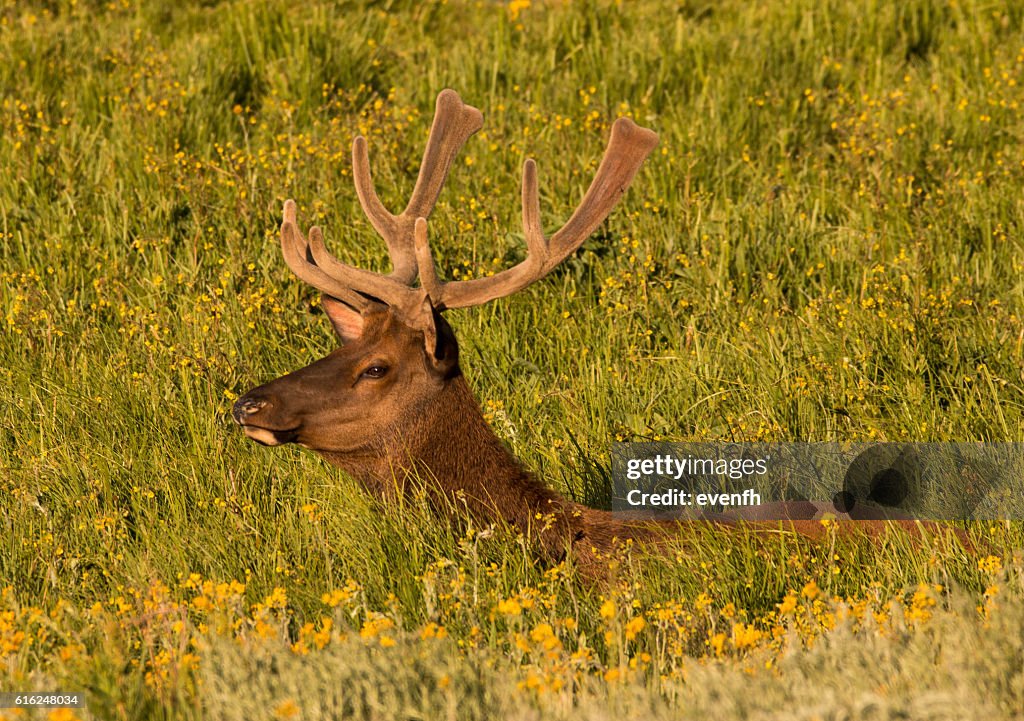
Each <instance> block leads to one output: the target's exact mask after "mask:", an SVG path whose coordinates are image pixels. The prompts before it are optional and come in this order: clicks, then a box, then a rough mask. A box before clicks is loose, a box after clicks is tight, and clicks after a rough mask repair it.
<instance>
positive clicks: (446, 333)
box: [426, 311, 459, 378]
mask: <svg viewBox="0 0 1024 721" xmlns="http://www.w3.org/2000/svg"><path fill="white" fill-rule="evenodd" d="M433 314H434V333H433V338H430V337H429V336H428V337H427V339H426V340H427V355H428V356H429V357H430V361H431V364H432V365H433V366H434V368H435V369H437V370H438V371H439V372H440V373H441V375H442V376H444V377H445V378H448V377H450V376H452V375H456V374H458V373H459V344H458V342H457V341H456V340H455V333H454V332H453V331H452V327H451V326H450V325H448V321H446V320H445V319H444V316H443V315H441V314H440V313H438V312H437V311H433Z"/></svg>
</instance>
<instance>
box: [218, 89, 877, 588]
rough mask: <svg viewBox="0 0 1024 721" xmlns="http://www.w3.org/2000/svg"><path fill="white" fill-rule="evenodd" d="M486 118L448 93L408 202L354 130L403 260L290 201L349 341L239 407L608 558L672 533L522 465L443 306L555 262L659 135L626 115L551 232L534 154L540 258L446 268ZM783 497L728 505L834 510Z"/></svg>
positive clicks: (499, 293)
mask: <svg viewBox="0 0 1024 721" xmlns="http://www.w3.org/2000/svg"><path fill="white" fill-rule="evenodd" d="M482 122H483V119H482V115H481V113H480V111H479V110H477V109H476V108H473V107H470V106H468V105H465V104H463V102H462V100H461V99H460V98H459V96H458V94H457V93H455V92H454V91H452V90H445V91H443V92H442V93H441V94H440V95H438V97H437V108H436V113H435V116H434V121H433V125H432V127H431V131H430V137H429V140H428V142H427V147H426V151H425V152H424V155H423V162H422V165H421V167H420V171H419V176H418V178H417V180H416V185H415V187H414V189H413V192H412V198H411V199H410V200H409V203H408V205H407V206H406V208H405V210H404V211H403V212H402V213H401V214H399V215H394V214H392V213H390V212H388V211H387V210H386V209H385V208H384V206H383V205H382V203H381V201H380V200H379V199H378V197H377V193H376V192H375V190H374V185H373V181H372V179H371V176H370V169H369V160H368V155H367V146H366V140H365V139H363V138H362V137H358V138H356V139H355V142H354V144H353V164H354V179H355V186H356V192H357V194H358V196H359V202H360V204H361V205H362V208H363V210H364V211H365V212H366V215H367V216H368V217H369V219H370V222H371V224H372V225H373V227H374V228H375V229H376V230H377V232H378V233H379V234H380V235H381V236H382V237H383V238H384V240H385V242H386V243H387V246H388V251H389V253H390V256H391V261H392V264H393V266H394V269H393V271H392V272H391V274H390V275H386V276H385V275H379V274H376V273H372V272H369V271H366V270H362V269H359V268H354V267H351V266H349V265H346V264H344V263H341V262H339V261H338V260H337V259H335V258H334V257H333V256H332V255H331V254H330V253H329V252H328V251H327V249H326V248H325V247H324V240H323V235H322V234H321V232H320V229H319V228H317V227H313V228H311V229H310V231H309V236H308V238H303V236H302V235H301V234H300V233H299V230H298V227H297V225H296V207H295V203H294V202H293V201H291V200H288V201H287V202H286V203H285V205H284V223H283V224H282V226H281V248H282V250H283V252H284V258H285V261H286V262H287V263H288V266H289V267H290V268H291V269H292V271H294V272H295V274H296V275H297V276H298V277H299V278H301V279H302V280H304V281H305V282H307V283H309V284H310V285H312V286H313V287H315V288H317V289H318V290H319V291H321V293H322V294H323V306H324V309H325V311H326V313H327V316H328V317H329V318H330V320H331V323H332V325H333V326H334V330H335V332H336V333H337V335H338V337H339V339H340V340H341V343H342V345H341V347H340V348H338V349H337V350H335V351H334V352H332V353H331V354H329V355H328V356H327V357H325V358H323V359H321V360H319V361H317V362H315V363H313V364H312V365H309V366H307V367H305V368H302V369H300V370H297V371H295V372H294V373H290V374H289V375H286V376H284V377H282V378H278V379H277V380H274V381H271V382H270V383H267V384H265V385H262V386H260V387H258V388H256V389H254V390H251V391H249V392H248V393H246V394H245V395H244V396H242V397H241V398H239V399H238V401H237V402H236V403H235V406H234V409H233V416H234V419H235V420H236V421H237V423H238V424H239V425H240V426H241V427H242V429H243V430H244V431H245V433H246V435H248V436H249V437H250V438H252V439H254V440H256V441H257V442H259V443H262V444H264V445H268V446H276V445H280V444H284V443H298V444H299V445H301V446H304V447H306V448H309V449H312V450H314V451H316V452H317V453H319V454H320V455H321V456H323V457H324V458H325V459H326V460H327V461H329V462H330V463H333V464H334V465H337V466H339V467H341V468H342V469H344V470H345V471H347V472H348V473H350V474H351V475H353V476H354V477H355V478H357V479H358V480H359V481H361V482H362V483H363V484H364V485H365V486H366V487H367V488H369V489H370V490H371V491H372V492H374V493H375V494H377V495H378V496H382V497H387V496H389V495H391V494H394V493H403V492H405V490H406V489H408V488H409V487H410V485H411V484H410V481H411V480H413V479H429V481H430V482H429V483H428V484H427V485H428V487H429V488H430V489H432V492H433V493H435V494H440V495H441V496H443V497H446V498H447V499H448V500H450V501H457V502H458V503H463V504H465V505H466V507H467V509H468V511H469V513H470V514H471V516H472V517H473V518H475V519H478V520H479V521H481V522H484V523H488V522H491V521H496V520H501V521H504V522H507V523H510V524H512V525H513V526H515V527H516V528H518V529H519V530H520V531H522V532H523V533H524V534H526V535H527V536H528V537H529V538H531V540H532V541H534V542H535V544H536V546H537V547H538V548H539V550H540V552H541V553H542V555H543V556H545V557H546V558H548V559H550V560H554V561H557V560H560V559H562V558H563V557H564V556H565V555H566V553H567V551H568V552H569V553H571V554H572V556H573V557H574V561H575V562H576V564H577V565H578V566H580V567H581V569H583V570H584V571H587V570H589V571H592V572H594V571H597V568H598V565H599V560H598V559H599V558H600V556H601V555H603V554H604V553H606V552H608V551H610V550H611V549H613V548H614V546H615V545H616V543H617V542H618V541H619V540H621V539H626V538H638V539H641V540H643V539H649V540H655V539H657V538H664V537H665V535H666V533H665V532H666V528H667V527H666V525H665V524H654V523H642V522H638V521H623V520H621V519H617V518H613V517H612V515H611V514H610V513H609V512H607V511H599V510H594V509H590V508H587V507H584V506H581V505H579V504H576V503H573V502H571V501H569V500H568V499H566V498H564V497H562V496H561V495H559V494H558V493H556V492H555V491H553V490H552V489H551V488H549V487H548V486H547V485H545V484H544V483H543V482H541V481H540V480H538V479H537V478H536V477H535V476H533V475H532V474H531V473H530V472H529V471H527V470H526V469H524V468H523V466H522V464H521V463H520V462H519V460H518V459H516V458H515V457H514V456H513V455H512V454H511V453H510V452H509V451H508V450H507V449H506V447H505V445H504V444H503V443H502V442H501V440H499V439H498V437H497V436H495V434H494V432H493V431H492V430H491V428H490V427H489V426H488V424H487V422H486V421H485V420H484V416H483V414H482V412H481V410H480V407H479V405H478V404H477V401H476V400H475V399H474V397H473V394H472V392H471V391H470V389H469V386H468V384H467V383H466V380H465V378H464V377H463V375H462V371H461V369H460V367H459V348H458V344H457V343H456V340H455V336H454V334H453V333H452V329H451V327H450V326H449V325H448V323H447V322H446V321H445V319H444V317H443V316H442V313H443V312H444V311H446V310H449V309H452V308H469V307H472V306H476V305H480V304H482V303H486V302H488V301H490V300H494V299H497V298H502V297H505V296H508V295H511V294H513V293H515V292H517V291H519V290H521V289H523V288H525V287H526V286H528V285H529V284H531V283H533V282H534V281H537V280H540V279H541V278H543V277H544V276H545V275H547V274H548V273H550V272H551V270H552V269H554V268H555V267H556V266H557V265H558V264H559V263H561V262H562V261H563V260H565V259H566V258H567V257H568V256H569V255H571V254H572V253H573V252H574V251H575V250H576V249H577V248H579V247H580V245H581V244H582V243H583V241H584V240H585V239H586V238H587V236H589V235H590V234H591V233H592V232H593V231H594V230H595V229H596V228H597V227H598V226H599V225H600V224H601V223H602V222H603V221H604V219H605V218H606V217H607V216H608V214H609V212H611V209H612V208H613V207H614V206H615V204H616V203H617V202H618V200H619V198H620V197H622V194H623V193H624V192H625V190H626V188H627V187H628V186H629V184H630V182H631V181H632V180H633V177H634V175H635V174H636V172H637V170H638V169H639V167H640V165H641V164H642V163H643V161H644V159H645V158H646V157H647V156H648V154H649V153H650V152H651V151H652V150H653V149H654V147H655V146H656V145H657V144H658V136H657V135H656V134H655V133H654V132H652V131H651V130H648V129H646V128H642V127H639V126H638V125H636V124H635V123H634V122H633V121H632V120H629V119H628V118H619V119H618V120H617V121H616V122H615V123H614V125H613V126H612V130H611V139H610V140H609V141H608V147H607V149H606V150H605V154H604V158H603V159H602V160H601V164H600V166H599V167H598V169H597V175H596V176H595V177H594V180H593V182H592V183H591V185H590V188H589V189H588V190H587V192H586V195H585V196H584V197H583V200H582V202H581V203H580V205H579V207H578V208H577V209H576V211H575V212H574V213H573V214H572V217H570V218H569V220H568V222H567V223H566V224H565V225H564V226H563V227H562V228H561V229H560V230H558V231H557V232H556V233H554V234H553V235H552V236H550V237H548V236H546V235H544V232H543V230H542V228H541V224H540V208H539V202H538V197H537V168H536V165H535V164H534V162H533V160H527V161H526V164H525V166H524V167H523V187H522V205H523V229H524V233H525V238H526V243H527V246H528V251H529V252H528V255H527V257H526V259H525V260H524V261H523V262H521V263H520V264H518V265H517V266H515V267H513V268H509V269H507V270H504V271H502V272H500V273H497V274H496V275H493V276H489V277H484V278H477V279H473V280H466V281H459V282H443V281H441V280H440V279H439V278H438V276H437V271H436V268H435V265H434V258H433V255H432V253H431V250H430V246H429V245H428V242H427V220H426V219H427V217H429V215H430V213H431V211H432V210H433V208H434V204H435V203H436V202H437V198H438V195H439V194H440V192H441V188H442V186H443V185H444V182H445V179H446V178H447V175H448V171H449V169H450V168H451V164H452V161H453V159H454V158H455V156H456V154H457V153H458V152H459V150H460V148H461V147H462V145H463V144H464V143H465V142H466V140H468V138H469V137H470V136H471V135H472V134H473V133H475V132H476V131H477V130H479V129H480V127H481V125H482ZM417 278H419V285H416V284H415V282H416V279H417ZM779 511H780V508H779V507H778V506H774V507H772V508H771V509H766V508H762V509H758V508H756V507H755V508H753V509H747V511H746V512H745V513H744V514H741V515H740V516H735V515H734V516H730V517H719V518H718V521H719V522H721V523H723V525H724V523H725V522H726V521H734V520H746V521H748V522H749V523H750V525H751V526H752V527H753V528H755V529H765V530H771V531H773V532H778V531H779V530H780V525H781V528H782V529H784V530H789V531H792V532H795V533H798V534H802V535H806V536H816V535H820V534H821V533H822V532H823V528H822V524H820V523H818V522H817V521H815V520H813V519H814V517H815V514H817V513H818V512H819V511H820V508H819V507H818V506H816V505H815V504H810V503H799V504H791V505H790V506H788V507H786V508H783V509H782V511H783V513H782V517H784V518H788V519H790V520H787V521H785V522H782V523H781V524H780V522H778V521H776V522H767V521H764V520H762V519H764V518H767V517H775V518H778V517H779V515H776V514H778V513H779ZM682 523H683V524H685V523H687V522H682ZM689 523H693V521H690V522H689ZM856 523H857V525H856V529H857V530H859V531H863V532H868V533H877V532H878V531H880V530H882V529H883V528H884V523H883V522H880V521H861V522H856ZM673 527H674V528H676V529H679V527H680V524H679V523H677V524H673Z"/></svg>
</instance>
